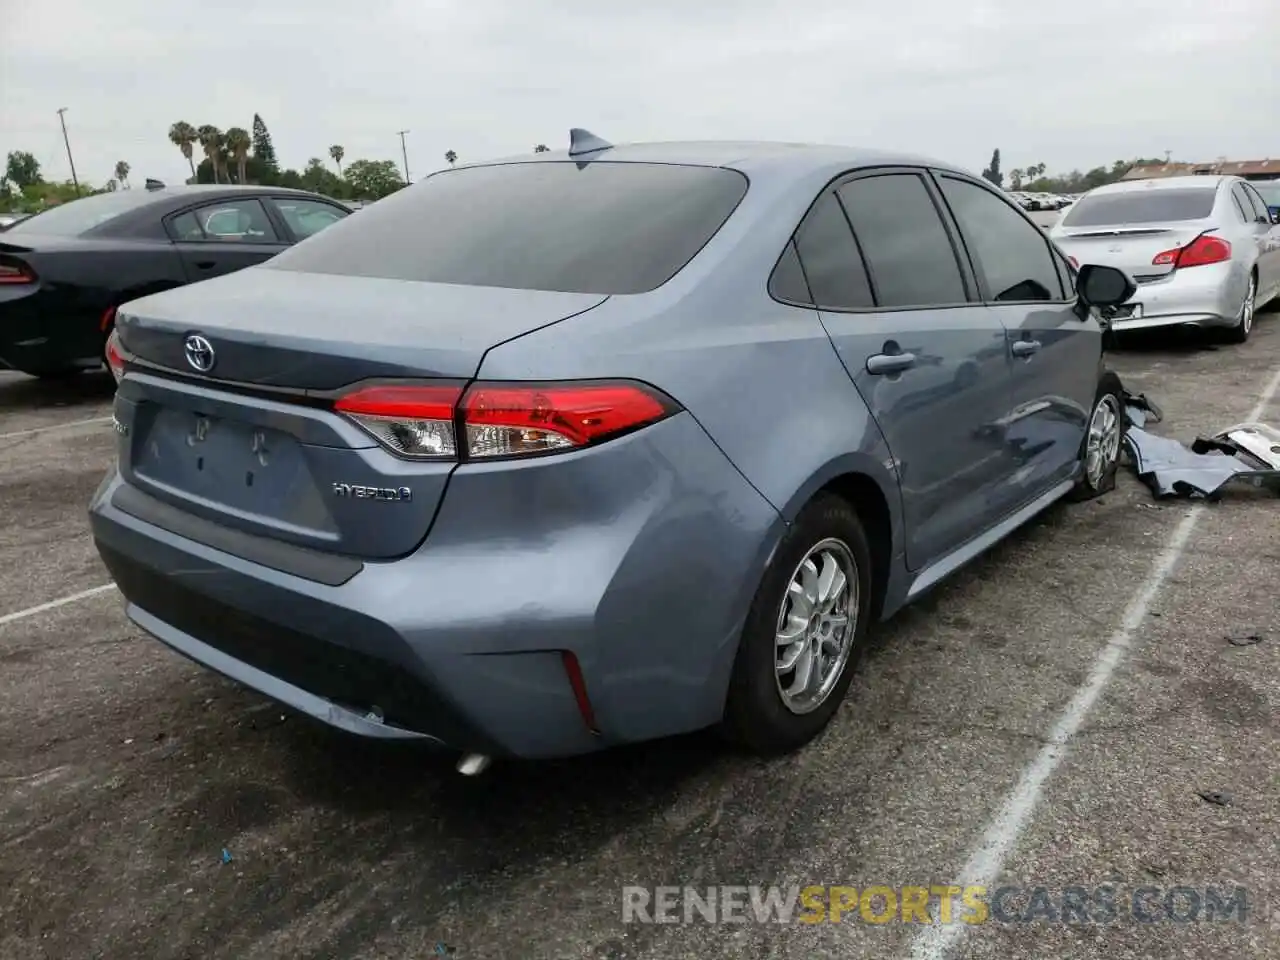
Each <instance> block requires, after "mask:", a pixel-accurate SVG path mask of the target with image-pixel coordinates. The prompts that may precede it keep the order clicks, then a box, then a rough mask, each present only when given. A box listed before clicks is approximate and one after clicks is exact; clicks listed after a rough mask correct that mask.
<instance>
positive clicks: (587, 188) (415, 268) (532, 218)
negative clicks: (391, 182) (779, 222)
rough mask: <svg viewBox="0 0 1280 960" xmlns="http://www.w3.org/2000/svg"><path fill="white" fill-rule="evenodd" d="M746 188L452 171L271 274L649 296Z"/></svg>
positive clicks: (668, 178)
mask: <svg viewBox="0 0 1280 960" xmlns="http://www.w3.org/2000/svg"><path fill="white" fill-rule="evenodd" d="M746 190H747V179H746V177H745V176H743V175H742V174H741V173H738V172H737V171H735V170H728V169H725V168H722V167H697V166H678V165H673V164H655V163H608V162H601V161H594V162H592V163H588V164H585V165H583V166H581V167H580V166H579V165H578V164H577V163H574V162H573V161H551V162H545V161H544V162H539V163H513V164H499V165H494V166H487V167H463V168H461V169H458V170H445V171H443V172H441V173H437V174H435V175H434V176H431V177H428V178H427V179H425V180H423V181H421V182H420V183H418V184H415V185H414V186H412V187H408V188H406V189H404V190H401V191H399V192H397V193H394V194H392V195H391V196H390V197H387V198H386V199H384V200H380V201H379V202H377V203H375V204H373V205H372V206H370V207H369V208H368V209H366V210H362V211H361V213H360V216H358V217H348V218H346V219H345V220H343V221H341V222H340V223H335V224H334V225H333V226H331V227H329V228H327V229H326V230H324V231H322V232H320V233H317V234H316V235H315V236H313V237H310V238H309V239H307V240H304V241H302V242H301V243H299V244H298V245H297V246H295V247H293V248H292V249H290V250H286V251H285V252H284V253H281V254H279V255H278V256H276V257H274V258H273V259H272V260H270V261H269V262H268V263H267V264H265V265H264V266H267V267H269V268H270V269H272V270H293V271H298V272H304V273H329V274H340V275H343V276H361V277H385V278H388V279H394V280H424V281H431V282H435V283H461V284H473V285H476V286H489V287H515V288H519V289H525V290H550V291H561V292H566V293H597V294H627V293H644V292H645V291H648V290H652V289H654V288H655V287H658V286H661V285H662V284H663V283H666V281H667V280H669V279H671V277H672V276H673V275H675V273H676V272H677V271H679V270H680V269H681V268H682V267H683V266H684V265H685V264H686V263H688V262H689V261H690V260H691V259H692V258H693V256H694V254H696V253H697V252H698V251H699V250H700V249H701V248H702V247H703V246H704V245H705V244H706V242H707V241H708V240H710V239H711V238H712V237H713V236H714V235H715V233H716V231H717V230H719V229H720V227H721V226H722V225H723V224H724V222H725V220H727V219H728V217H729V215H730V214H731V213H733V210H734V208H735V207H736V206H737V204H738V202H739V201H740V200H741V199H742V197H743V195H744V194H745V193H746Z"/></svg>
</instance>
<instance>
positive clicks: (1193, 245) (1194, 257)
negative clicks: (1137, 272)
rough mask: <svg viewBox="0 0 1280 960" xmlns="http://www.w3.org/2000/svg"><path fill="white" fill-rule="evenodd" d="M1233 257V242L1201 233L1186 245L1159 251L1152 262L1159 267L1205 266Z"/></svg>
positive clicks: (1178, 268) (1176, 268) (1177, 268)
mask: <svg viewBox="0 0 1280 960" xmlns="http://www.w3.org/2000/svg"><path fill="white" fill-rule="evenodd" d="M1230 259H1231V244H1229V243H1228V242H1227V241H1226V240H1223V239H1222V238H1221V237H1211V236H1209V235H1208V234H1201V235H1200V236H1198V237H1196V238H1195V239H1194V240H1192V241H1191V242H1190V243H1188V244H1187V245H1186V246H1185V247H1174V248H1173V249H1172V250H1163V251H1161V252H1160V253H1157V254H1156V255H1155V256H1154V257H1153V258H1152V259H1151V263H1152V264H1153V265H1154V266H1157V267H1168V266H1172V267H1173V268H1174V269H1175V270H1180V269H1182V268H1183V267H1203V266H1205V265H1206V264H1210V263H1223V262H1224V261H1226V260H1230Z"/></svg>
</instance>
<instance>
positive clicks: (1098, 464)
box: [1084, 393, 1120, 489]
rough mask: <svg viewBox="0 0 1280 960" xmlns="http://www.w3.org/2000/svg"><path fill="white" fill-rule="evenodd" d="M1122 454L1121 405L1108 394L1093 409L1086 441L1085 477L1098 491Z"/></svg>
mask: <svg viewBox="0 0 1280 960" xmlns="http://www.w3.org/2000/svg"><path fill="white" fill-rule="evenodd" d="M1119 453H1120V405H1119V401H1117V400H1116V398H1115V396H1114V395H1112V394H1110V393H1108V394H1106V395H1105V396H1103V398H1102V399H1101V400H1099V401H1098V405H1097V406H1096V407H1094V408H1093V417H1092V418H1091V419H1090V421H1089V435H1088V438H1087V439H1086V441H1085V464H1084V467H1085V477H1086V478H1087V479H1088V481H1089V485H1090V486H1091V487H1093V488H1094V489H1097V488H1098V487H1100V486H1101V485H1102V478H1103V477H1105V476H1106V474H1107V470H1108V468H1109V467H1110V466H1111V464H1112V463H1113V462H1114V461H1115V459H1116V457H1117V456H1118V455H1119Z"/></svg>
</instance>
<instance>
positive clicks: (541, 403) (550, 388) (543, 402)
mask: <svg viewBox="0 0 1280 960" xmlns="http://www.w3.org/2000/svg"><path fill="white" fill-rule="evenodd" d="M668 412H670V408H669V405H668V404H667V403H665V402H664V401H663V400H662V399H660V398H659V397H658V396H657V395H656V394H655V393H652V392H651V391H649V390H647V389H646V388H644V387H641V386H640V385H638V384H630V383H610V384H564V385H547V386H541V387H532V386H521V385H518V384H476V385H475V386H473V387H472V388H471V389H470V390H468V391H467V395H466V397H465V398H464V399H463V401H462V419H463V422H464V423H465V425H466V430H467V455H468V456H471V457H476V458H481V457H513V456H520V455H521V454H529V453H547V452H550V451H553V450H566V449H571V448H574V447H582V446H586V445H587V444H591V443H598V442H599V441H601V440H604V439H606V438H607V437H612V436H616V435H617V434H619V433H623V432H626V431H628V430H634V429H635V428H636V427H641V426H644V425H645V424H648V423H653V422H654V421H656V420H661V419H662V418H663V417H665V416H666V415H667V414H668Z"/></svg>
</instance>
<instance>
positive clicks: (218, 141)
mask: <svg viewBox="0 0 1280 960" xmlns="http://www.w3.org/2000/svg"><path fill="white" fill-rule="evenodd" d="M196 134H197V135H198V136H199V137H200V148H201V149H202V150H204V155H205V157H206V158H207V159H208V161H209V166H211V167H212V168H213V182H214V183H220V182H221V181H220V180H219V179H218V169H219V167H221V165H222V156H221V152H222V131H221V130H219V129H218V128H217V127H215V126H213V125H212V124H209V123H206V124H203V125H202V126H201V127H200V128H199V129H198V130H196Z"/></svg>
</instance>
